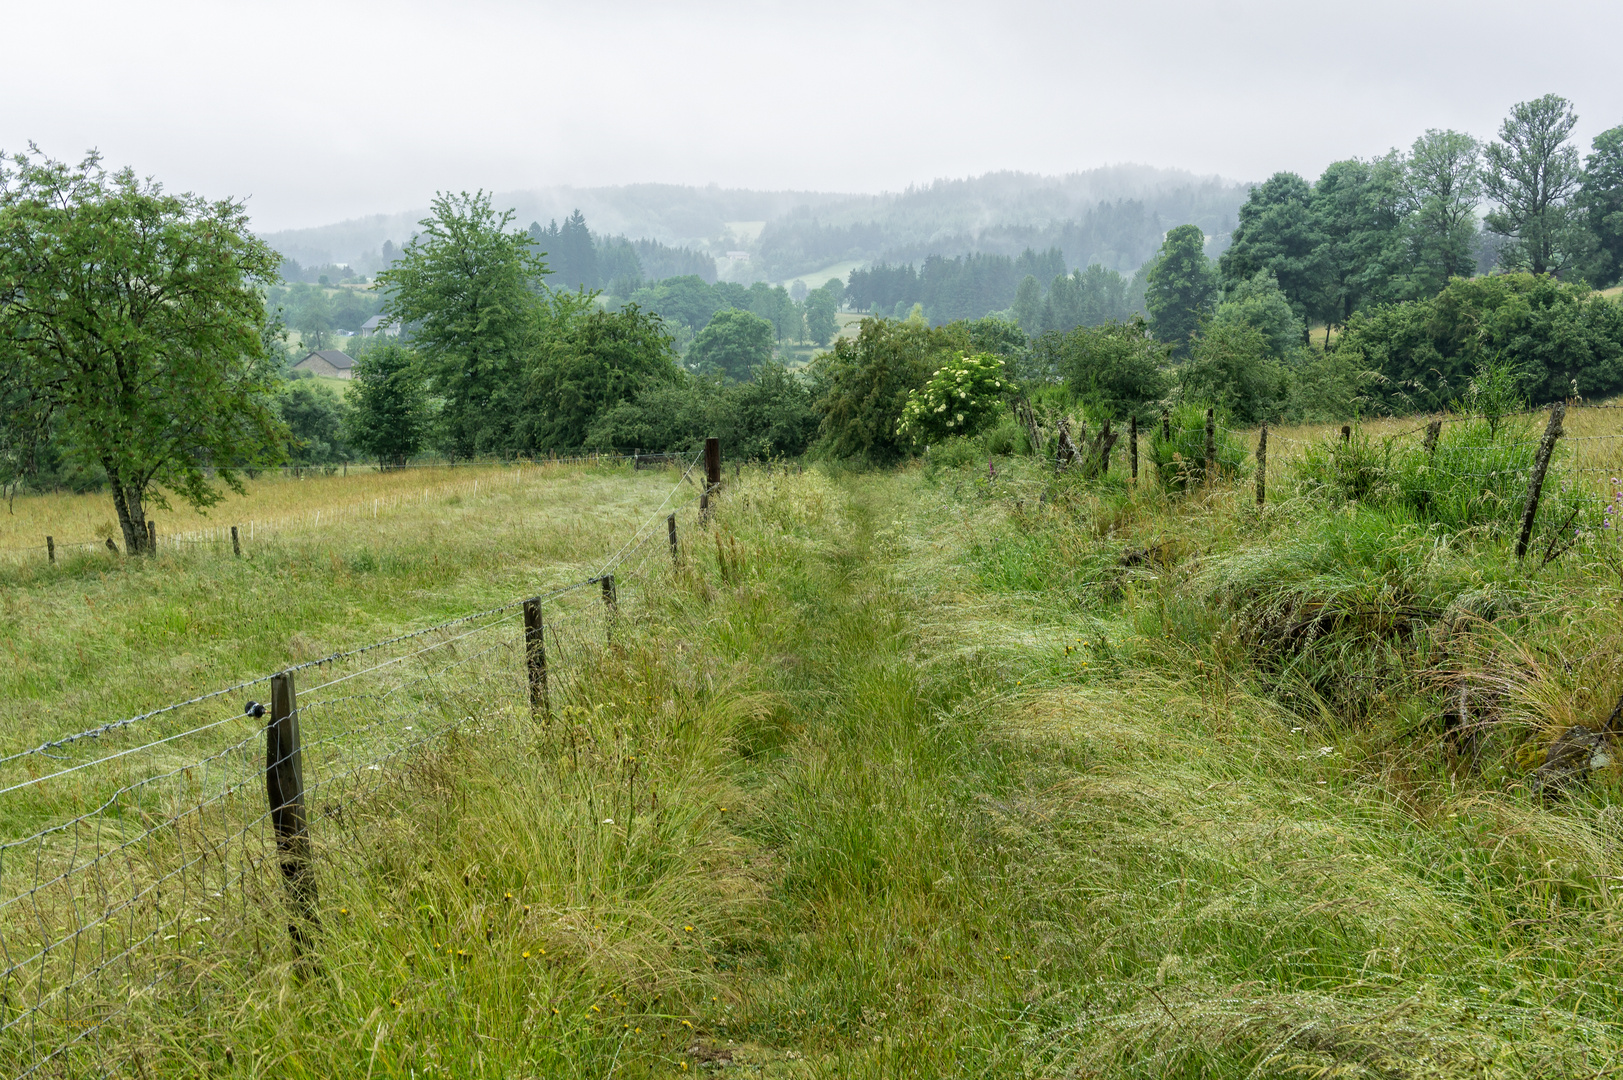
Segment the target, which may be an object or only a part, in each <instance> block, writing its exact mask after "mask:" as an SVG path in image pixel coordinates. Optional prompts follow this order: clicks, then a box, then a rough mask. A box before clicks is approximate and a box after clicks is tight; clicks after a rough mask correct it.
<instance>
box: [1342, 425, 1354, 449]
mask: <svg viewBox="0 0 1623 1080" xmlns="http://www.w3.org/2000/svg"><path fill="white" fill-rule="evenodd" d="M1350 442H1352V425H1351V424H1342V425H1341V445H1342V446H1346V445H1347V444H1348V443H1350Z"/></svg>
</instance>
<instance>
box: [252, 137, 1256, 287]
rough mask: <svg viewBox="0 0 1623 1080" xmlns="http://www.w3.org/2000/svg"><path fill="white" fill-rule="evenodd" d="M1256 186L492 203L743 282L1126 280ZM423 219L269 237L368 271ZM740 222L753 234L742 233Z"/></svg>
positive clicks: (1064, 182)
mask: <svg viewBox="0 0 1623 1080" xmlns="http://www.w3.org/2000/svg"><path fill="white" fill-rule="evenodd" d="M1249 187H1250V186H1249V185H1248V184H1243V183H1238V182H1235V181H1231V180H1226V179H1223V178H1221V177H1215V176H1200V175H1197V174H1195V173H1191V172H1188V171H1185V170H1181V169H1160V168H1154V167H1151V166H1145V165H1113V166H1106V167H1103V168H1099V169H1091V170H1087V171H1085V172H1076V173H1068V174H1065V175H1063V176H1043V175H1038V174H1034V173H1020V172H995V173H986V174H984V175H982V176H978V177H968V178H963V179H941V180H936V181H933V182H931V183H928V184H923V185H917V186H911V187H908V188H906V189H905V190H903V191H900V192H887V193H880V194H871V195H870V194H841V193H832V192H816V191H756V190H751V189H744V188H722V187H719V186H716V185H711V186H708V187H692V186H684V185H676V184H653V183H649V184H627V185H621V186H617V187H597V188H576V187H552V188H542V189H537V190H530V191H511V192H497V193H495V195H494V197H493V201H494V203H495V205H496V206H498V207H500V208H503V209H506V208H509V207H510V208H512V209H513V210H514V211H515V213H514V219H513V220H514V224H515V225H516V226H517V227H519V228H524V227H527V226H528V225H529V224H530V223H531V222H532V221H536V222H540V223H542V224H543V225H544V224H546V223H547V222H550V221H554V220H558V221H562V220H563V219H564V218H566V217H567V216H568V215H569V214H571V213H572V212H573V211H575V210H577V209H578V210H580V211H581V212H582V213H583V214H584V216H585V218H586V221H587V223H588V225H589V227H590V228H591V230H592V232H593V234H595V235H597V236H602V237H608V236H615V235H618V236H625V237H628V238H631V239H643V238H646V239H649V240H656V241H659V242H660V243H662V244H666V245H670V246H673V247H687V248H691V249H693V250H694V251H696V252H702V253H707V254H710V255H713V256H725V255H726V254H727V253H728V252H735V251H744V252H748V253H749V255H750V259H749V261H748V262H747V263H745V264H743V265H737V264H736V261H735V263H730V264H728V265H729V266H732V267H733V269H732V271H731V272H732V273H734V274H735V275H736V276H739V277H742V278H750V279H766V280H787V279H788V278H790V277H793V276H794V275H797V274H809V273H812V272H814V271H817V270H819V269H820V268H823V267H826V266H829V265H831V264H835V263H841V262H851V263H856V262H873V261H886V260H889V261H917V260H920V259H922V258H924V257H925V256H927V255H931V254H940V255H957V254H964V253H968V252H972V251H990V252H997V253H1002V254H1014V253H1017V252H1018V251H1019V250H1021V249H1022V248H1024V247H1026V246H1031V247H1035V248H1038V249H1043V248H1046V247H1049V246H1057V247H1059V248H1060V249H1061V250H1062V251H1063V252H1064V254H1065V259H1066V262H1067V263H1068V264H1070V265H1072V266H1077V267H1080V266H1085V265H1087V264H1088V263H1089V262H1103V263H1105V264H1106V265H1109V266H1111V267H1112V268H1113V269H1119V270H1123V271H1124V272H1130V271H1131V270H1133V269H1135V268H1136V267H1137V265H1139V264H1140V263H1142V261H1143V260H1144V258H1147V257H1148V254H1149V253H1150V252H1153V250H1154V248H1155V246H1156V245H1158V244H1159V242H1160V236H1161V234H1162V233H1164V232H1165V231H1166V230H1167V229H1169V228H1171V227H1173V226H1175V225H1181V224H1186V223H1189V224H1195V225H1199V226H1200V227H1201V228H1202V230H1204V231H1205V232H1206V233H1207V235H1208V237H1209V238H1210V240H1211V241H1212V244H1211V247H1212V248H1213V249H1221V248H1222V247H1225V246H1226V244H1227V234H1228V232H1229V231H1230V230H1232V228H1233V226H1234V220H1235V214H1236V213H1237V211H1238V209H1239V206H1240V204H1241V203H1242V202H1243V201H1244V200H1245V197H1246V194H1247V192H1248V191H1249ZM427 213H428V210H427V208H426V207H425V208H423V209H421V210H417V211H411V212H406V213H398V214H378V215H373V216H371V217H365V218H356V219H352V220H349V221H342V222H337V223H334V224H330V225H322V226H316V227H313V228H305V229H288V230H282V231H279V232H273V233H267V234H264V239H265V240H267V241H268V242H270V243H271V244H272V245H273V246H275V247H276V248H277V250H279V251H281V252H282V253H283V254H284V255H286V256H288V257H289V258H292V259H296V260H298V261H299V262H301V263H304V264H306V265H310V264H326V263H347V264H349V265H351V266H354V267H356V268H357V269H360V270H363V271H366V272H373V271H375V270H376V269H379V268H380V267H381V266H382V265H383V264H384V263H385V262H386V261H387V260H386V259H385V258H384V257H383V254H382V252H383V244H384V241H386V240H387V241H390V242H392V244H393V245H394V246H396V247H398V246H399V245H400V244H402V243H404V242H405V241H406V240H408V239H409V238H410V237H411V235H412V234H413V233H414V232H415V231H416V229H417V222H418V221H420V220H421V219H422V218H423V217H425V216H427ZM743 223H747V224H748V225H750V226H751V227H750V228H739V227H738V226H739V225H740V224H743ZM762 223H764V224H762ZM1135 260H1136V261H1135Z"/></svg>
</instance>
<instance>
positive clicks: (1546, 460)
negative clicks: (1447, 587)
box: [1516, 401, 1567, 562]
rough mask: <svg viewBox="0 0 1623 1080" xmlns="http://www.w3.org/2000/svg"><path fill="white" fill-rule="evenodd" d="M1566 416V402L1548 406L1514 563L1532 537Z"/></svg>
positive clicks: (1520, 559)
mask: <svg viewBox="0 0 1623 1080" xmlns="http://www.w3.org/2000/svg"><path fill="white" fill-rule="evenodd" d="M1566 415H1567V406H1566V402H1563V401H1558V402H1556V403H1555V404H1554V405H1552V406H1550V423H1549V426H1547V427H1546V428H1545V429H1544V440H1543V441H1542V442H1540V443H1539V444H1538V457H1537V458H1535V459H1534V460H1533V475H1532V476H1531V477H1529V478H1528V481H1527V505H1526V506H1524V507H1523V508H1522V531H1521V535H1520V536H1518V537H1517V538H1516V561H1517V562H1521V561H1522V558H1523V557H1524V556H1526V554H1527V541H1528V540H1529V539H1531V538H1532V535H1533V519H1534V518H1535V517H1537V516H1538V497H1539V494H1540V492H1542V491H1543V490H1544V473H1545V471H1546V470H1547V469H1549V467H1550V453H1551V451H1553V450H1554V449H1555V440H1557V439H1559V438H1560V437H1561V419H1562V417H1564V416H1566Z"/></svg>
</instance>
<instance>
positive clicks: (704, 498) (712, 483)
mask: <svg viewBox="0 0 1623 1080" xmlns="http://www.w3.org/2000/svg"><path fill="white" fill-rule="evenodd" d="M720 491H721V440H720V439H718V438H715V437H714V436H712V437H710V438H708V439H706V440H705V441H704V490H703V491H702V492H700V493H699V520H700V521H709V520H710V500H711V498H713V497H714V496H715V495H717V494H719V493H720Z"/></svg>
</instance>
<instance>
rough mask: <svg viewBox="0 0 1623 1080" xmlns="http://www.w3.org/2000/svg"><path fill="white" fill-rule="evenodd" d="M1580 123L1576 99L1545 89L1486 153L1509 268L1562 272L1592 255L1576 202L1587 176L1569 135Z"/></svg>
mask: <svg viewBox="0 0 1623 1080" xmlns="http://www.w3.org/2000/svg"><path fill="white" fill-rule="evenodd" d="M1577 123H1578V114H1577V113H1576V112H1574V111H1573V109H1572V103H1571V102H1569V101H1567V99H1566V98H1564V97H1560V96H1559V95H1556V94H1545V95H1544V96H1543V97H1541V98H1537V99H1535V100H1533V101H1524V102H1521V103H1520V104H1518V105H1516V106H1515V107H1514V108H1512V109H1511V110H1510V115H1509V116H1508V117H1506V118H1505V122H1504V123H1503V124H1501V125H1500V126H1499V140H1498V141H1497V142H1492V143H1489V144H1488V146H1487V149H1486V150H1485V151H1484V157H1485V158H1486V160H1487V174H1486V180H1485V187H1486V190H1487V193H1488V196H1489V197H1490V198H1491V199H1493V201H1494V202H1495V203H1497V204H1498V205H1497V207H1495V209H1494V210H1492V211H1491V212H1490V213H1489V214H1488V215H1487V219H1486V224H1487V227H1488V228H1489V229H1490V230H1492V231H1493V232H1495V233H1498V234H1499V235H1500V236H1503V237H1505V238H1506V239H1507V240H1508V241H1509V243H1507V244H1506V245H1505V246H1504V248H1503V249H1502V250H1501V251H1500V262H1501V263H1502V264H1503V265H1505V266H1506V267H1510V268H1513V269H1526V270H1530V271H1532V272H1533V273H1535V274H1547V273H1548V274H1556V275H1560V274H1561V273H1563V272H1565V271H1568V270H1570V269H1572V268H1573V267H1574V265H1575V264H1576V263H1578V262H1579V261H1580V260H1582V259H1583V257H1584V256H1585V255H1587V254H1588V249H1589V247H1590V246H1591V245H1592V243H1593V241H1592V239H1591V238H1590V236H1589V234H1588V233H1587V231H1586V230H1584V229H1583V227H1582V225H1581V224H1580V223H1579V222H1578V221H1577V220H1576V219H1575V216H1574V215H1573V213H1572V212H1571V211H1572V207H1571V205H1570V203H1571V199H1572V196H1573V195H1574V194H1576V193H1577V191H1578V187H1579V184H1580V183H1581V182H1582V180H1583V174H1582V170H1581V169H1580V168H1579V163H1578V148H1577V147H1575V146H1573V145H1572V144H1571V143H1569V142H1568V141H1567V138H1568V136H1570V135H1571V134H1572V129H1573V126H1574V125H1576V124H1577Z"/></svg>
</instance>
